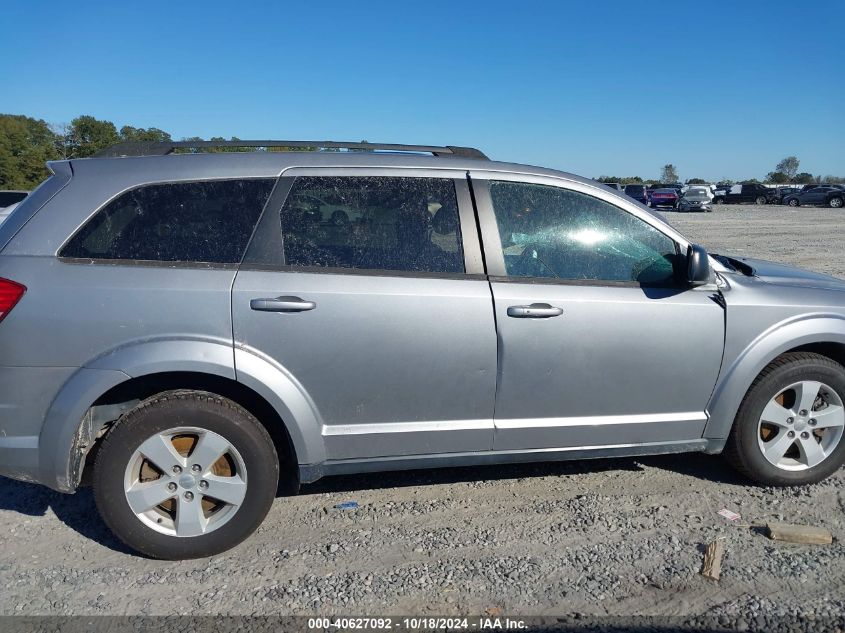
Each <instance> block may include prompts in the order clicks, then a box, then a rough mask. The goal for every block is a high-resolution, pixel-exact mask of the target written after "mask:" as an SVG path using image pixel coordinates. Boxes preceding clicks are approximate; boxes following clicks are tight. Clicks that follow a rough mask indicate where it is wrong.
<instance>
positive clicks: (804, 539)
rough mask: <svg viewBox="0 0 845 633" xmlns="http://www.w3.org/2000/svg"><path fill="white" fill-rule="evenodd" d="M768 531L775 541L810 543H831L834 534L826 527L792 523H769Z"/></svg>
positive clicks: (767, 525)
mask: <svg viewBox="0 0 845 633" xmlns="http://www.w3.org/2000/svg"><path fill="white" fill-rule="evenodd" d="M766 532H767V534H768V536H769V538H770V539H772V540H773V541H786V542H788V543H805V544H808V545H830V544H831V543H833V535H832V534H831V533H830V530H826V529H825V528H820V527H813V526H811V525H792V524H790V523H768V524H766Z"/></svg>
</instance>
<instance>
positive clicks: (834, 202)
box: [828, 196, 842, 209]
mask: <svg viewBox="0 0 845 633" xmlns="http://www.w3.org/2000/svg"><path fill="white" fill-rule="evenodd" d="M828 204H829V205H830V208H831V209H841V208H842V198H840V197H839V196H836V197H835V198H831V199H830V202H829V203H828Z"/></svg>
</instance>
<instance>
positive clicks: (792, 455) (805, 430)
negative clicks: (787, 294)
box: [725, 352, 845, 486]
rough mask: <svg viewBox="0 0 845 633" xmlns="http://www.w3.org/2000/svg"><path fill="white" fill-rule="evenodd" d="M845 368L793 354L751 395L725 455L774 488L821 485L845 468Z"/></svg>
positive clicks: (815, 356)
mask: <svg viewBox="0 0 845 633" xmlns="http://www.w3.org/2000/svg"><path fill="white" fill-rule="evenodd" d="M843 402H845V368H844V367H842V365H840V364H839V363H837V362H835V361H832V360H830V359H829V358H827V357H825V356H821V355H819V354H812V353H807V352H791V353H788V354H784V355H782V356H780V357H778V358H777V359H775V360H774V361H773V362H772V363H771V364H769V366H768V367H766V368H765V369H764V370H763V371H762V372H761V373H760V375H759V376H758V377H757V379H756V380H755V381H754V383H753V384H752V385H751V388H750V389H749V390H748V393H747V394H746V395H745V399H744V400H743V401H742V404H741V405H740V408H739V411H738V412H737V415H736V419H735V420H734V425H733V428H732V429H731V433H730V436H729V438H728V443H727V445H726V447H725V454H726V456H727V457H728V459H729V460H730V461H731V462H732V463H733V465H734V466H735V467H736V468H737V470H739V471H740V472H741V473H742V474H744V475H746V476H747V477H749V478H750V479H753V480H755V481H758V482H760V483H762V484H766V485H770V486H797V485H802V484H810V483H815V482H818V481H821V480H822V479H824V478H826V477H828V476H830V475H832V474H833V473H834V472H836V471H837V470H838V469H839V468H840V467H841V466H842V464H843V463H845V441H843V440H842V436H843V431H845V406H843Z"/></svg>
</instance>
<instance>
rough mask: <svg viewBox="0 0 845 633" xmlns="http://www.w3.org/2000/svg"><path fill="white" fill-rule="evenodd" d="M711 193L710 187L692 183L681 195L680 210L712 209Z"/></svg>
mask: <svg viewBox="0 0 845 633" xmlns="http://www.w3.org/2000/svg"><path fill="white" fill-rule="evenodd" d="M711 200H712V198H711V194H710V188H709V187H703V186H698V185H692V186H690V188H689V189H687V190H686V191H685V192H684V195H683V196H681V200H680V201H679V202H678V210H679V211H712V210H713V206H712V203H711Z"/></svg>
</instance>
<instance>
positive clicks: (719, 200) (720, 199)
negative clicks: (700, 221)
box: [713, 198, 725, 204]
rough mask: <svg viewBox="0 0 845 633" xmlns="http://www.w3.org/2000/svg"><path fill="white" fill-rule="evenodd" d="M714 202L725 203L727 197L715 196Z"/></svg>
mask: <svg viewBox="0 0 845 633" xmlns="http://www.w3.org/2000/svg"><path fill="white" fill-rule="evenodd" d="M713 204H725V199H724V198H714V199H713Z"/></svg>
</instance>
